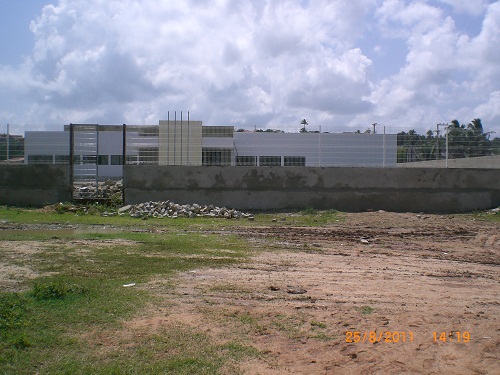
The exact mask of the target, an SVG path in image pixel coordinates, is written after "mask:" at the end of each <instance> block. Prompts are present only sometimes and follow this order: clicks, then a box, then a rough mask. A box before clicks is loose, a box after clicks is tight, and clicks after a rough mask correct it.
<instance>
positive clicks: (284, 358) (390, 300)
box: [129, 212, 500, 374]
mask: <svg viewBox="0 0 500 375" xmlns="http://www.w3.org/2000/svg"><path fill="white" fill-rule="evenodd" d="M234 232H235V233H237V234H238V235H241V236H243V237H245V238H248V239H250V241H252V242H253V243H255V244H257V245H258V247H260V248H263V249H264V250H263V251H262V252H260V253H259V254H258V255H256V256H254V257H253V258H252V259H251V261H250V262H248V263H245V264H242V265H238V266H234V267H230V268H225V269H199V270H196V271H191V272H187V273H185V274H181V275H179V277H178V278H177V280H176V287H175V288H174V289H173V290H172V288H171V284H169V285H170V286H169V287H167V286H166V284H165V283H164V282H162V281H161V280H157V281H155V282H152V283H150V284H149V285H148V288H149V289H150V290H152V291H153V292H154V293H156V294H157V295H158V296H160V297H161V299H162V301H163V307H159V308H158V307H156V310H155V311H154V312H153V311H149V312H148V313H147V314H146V315H145V316H143V317H138V318H136V319H134V320H132V321H131V322H129V327H130V328H132V329H147V330H158V329H161V328H165V327H168V326H169V325H171V324H174V325H177V324H179V323H180V324H183V325H187V326H191V327H193V328H195V329H198V330H202V331H204V332H207V333H208V334H210V335H211V336H212V337H213V339H214V340H216V341H220V342H224V341H232V340H235V339H236V340H240V341H241V342H243V343H244V344H246V345H251V346H253V347H255V348H257V349H259V350H260V351H261V352H262V353H263V354H262V356H260V357H258V358H254V359H252V360H249V361H246V362H243V363H242V365H241V370H242V371H243V372H244V373H248V374H361V373H363V374H402V373H404V374H500V361H499V358H500V335H499V333H500V283H499V282H500V274H499V270H500V267H499V266H500V231H499V225H498V223H491V222H485V221H480V220H475V219H472V218H471V216H460V215H457V216H442V215H416V214H394V213H386V212H372V213H358V214H346V215H345V220H342V221H341V222H339V223H335V224H334V225H333V224H332V226H329V227H318V228H294V227H291V226H287V225H286V222H285V223H283V222H280V223H276V226H271V227H262V228H255V227H252V228H248V227H247V228H244V227H242V228H238V229H236V230H235V231H234ZM291 292H294V293H297V292H305V293H302V294H294V293H291ZM354 332H359V334H358V333H356V334H355V333H354ZM434 332H436V333H434ZM442 332H444V334H442ZM347 341H351V342H347ZM356 341H359V342H356Z"/></svg>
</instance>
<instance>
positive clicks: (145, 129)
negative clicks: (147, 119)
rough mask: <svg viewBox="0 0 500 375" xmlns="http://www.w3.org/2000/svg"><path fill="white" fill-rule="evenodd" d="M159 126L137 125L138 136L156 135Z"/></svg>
mask: <svg viewBox="0 0 500 375" xmlns="http://www.w3.org/2000/svg"><path fill="white" fill-rule="evenodd" d="M158 135H159V127H158V126H156V125H153V126H140V127H139V137H158Z"/></svg>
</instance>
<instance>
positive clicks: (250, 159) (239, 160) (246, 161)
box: [236, 156, 257, 166]
mask: <svg viewBox="0 0 500 375" xmlns="http://www.w3.org/2000/svg"><path fill="white" fill-rule="evenodd" d="M236 165H239V166H255V165H257V157H256V156H237V157H236Z"/></svg>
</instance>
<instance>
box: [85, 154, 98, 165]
mask: <svg viewBox="0 0 500 375" xmlns="http://www.w3.org/2000/svg"><path fill="white" fill-rule="evenodd" d="M82 161H83V164H96V162H97V155H83V158H82Z"/></svg>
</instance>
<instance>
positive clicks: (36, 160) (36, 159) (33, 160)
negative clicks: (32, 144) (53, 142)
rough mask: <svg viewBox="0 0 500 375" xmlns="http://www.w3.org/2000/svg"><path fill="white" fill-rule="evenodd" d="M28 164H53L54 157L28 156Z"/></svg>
mask: <svg viewBox="0 0 500 375" xmlns="http://www.w3.org/2000/svg"><path fill="white" fill-rule="evenodd" d="M28 164H52V155H28Z"/></svg>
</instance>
